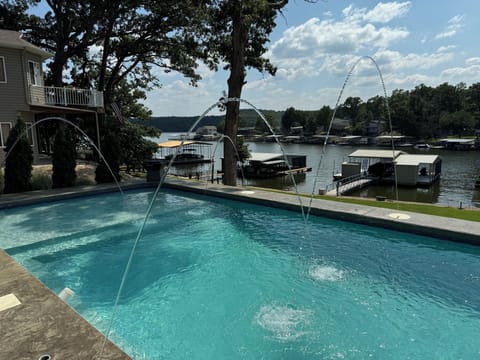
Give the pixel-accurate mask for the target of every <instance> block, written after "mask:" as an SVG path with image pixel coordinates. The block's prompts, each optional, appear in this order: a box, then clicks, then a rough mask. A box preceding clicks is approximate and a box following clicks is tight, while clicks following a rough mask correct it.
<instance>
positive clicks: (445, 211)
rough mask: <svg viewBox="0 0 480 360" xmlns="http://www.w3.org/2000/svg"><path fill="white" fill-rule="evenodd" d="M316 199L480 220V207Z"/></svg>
mask: <svg viewBox="0 0 480 360" xmlns="http://www.w3.org/2000/svg"><path fill="white" fill-rule="evenodd" d="M262 190H267V191H273V192H280V193H284V194H292V193H291V192H288V191H281V190H272V189H265V188H262ZM300 196H305V197H310V195H306V194H300ZM314 197H315V199H323V200H328V201H338V202H343V203H350V204H358V205H366V206H374V207H379V208H385V209H392V210H398V211H411V212H416V213H421V214H428V215H435V216H443V217H449V218H455V219H461V220H468V221H478V222H480V209H475V208H469V209H458V208H455V207H447V206H441V205H432V204H422V203H411V202H402V201H391V200H387V201H376V200H374V199H360V198H353V197H344V196H342V197H335V196H327V195H316V196H314Z"/></svg>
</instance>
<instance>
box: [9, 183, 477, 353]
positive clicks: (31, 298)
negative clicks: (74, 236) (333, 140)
mask: <svg viewBox="0 0 480 360" xmlns="http://www.w3.org/2000/svg"><path fill="white" fill-rule="evenodd" d="M121 186H122V189H124V190H126V189H131V188H140V187H152V186H155V185H154V184H146V183H145V182H133V183H128V184H125V183H122V184H121ZM164 187H166V188H172V189H178V190H182V191H190V192H195V193H198V194H205V195H209V196H216V197H221V198H227V199H232V200H240V201H246V202H250V203H256V204H261V205H267V206H273V207H277V208H283V209H288V210H292V211H297V212H301V211H302V208H303V212H304V214H306V213H307V212H308V208H309V205H310V201H311V208H310V209H311V210H310V214H312V215H319V216H325V217H329V218H335V219H339V220H346V221H351V222H356V223H361V224H366V225H373V226H380V227H383V228H389V229H394V230H400V231H407V232H412V233H416V234H421V235H428V236H433V237H438V238H441V239H447V240H452V241H459V242H466V243H470V244H475V245H480V222H471V221H464V220H457V219H452V218H444V217H438V216H430V215H424V214H417V213H411V212H404V211H401V212H400V211H392V210H391V209H382V208H376V207H371V206H363V205H356V204H348V203H340V202H335V201H328V200H324V199H312V200H310V198H308V197H299V196H297V195H292V194H286V193H279V192H272V191H265V190H262V189H259V188H245V187H240V186H238V187H230V186H224V185H220V184H211V183H208V184H207V183H205V182H198V181H195V180H182V179H176V178H168V179H167V181H166V183H165V184H164ZM113 191H119V190H118V187H117V186H116V185H97V186H83V187H76V188H69V189H55V190H50V191H34V192H30V193H22V194H12V195H1V196H0V209H2V208H9V207H14V206H21V205H28V204H33V203H39V202H45V201H55V200H57V199H64V198H71V197H78V196H84V195H94V194H98V193H105V192H113ZM0 324H1V325H0V359H34V360H36V359H39V358H40V357H41V356H42V355H44V354H49V355H50V356H51V359H52V360H54V359H100V358H99V357H97V356H98V353H99V351H100V349H101V346H102V344H103V341H104V337H103V335H102V334H101V333H100V332H98V331H97V330H96V329H95V328H94V327H93V326H91V325H90V324H89V323H88V322H87V321H86V320H84V319H83V318H82V317H81V316H80V315H78V314H77V313H76V312H75V311H74V310H73V309H72V308H71V307H70V306H69V305H67V304H66V303H65V302H63V301H62V300H61V299H60V298H59V297H58V296H57V295H56V294H54V293H53V292H52V291H50V290H49V289H48V288H47V287H46V286H45V285H44V284H42V283H41V282H40V281H39V280H38V279H37V278H35V277H34V276H33V275H32V274H30V273H29V272H28V271H27V270H25V269H24V268H23V267H22V266H21V265H19V264H18V263H17V262H15V260H13V258H11V257H10V256H9V255H7V254H6V253H5V252H4V251H3V250H1V249H0ZM101 359H118V360H122V359H130V357H129V356H128V355H126V354H125V353H124V352H122V351H121V350H120V349H119V348H117V347H116V346H115V345H114V344H113V343H111V342H109V341H107V343H106V346H105V351H104V353H103V356H102V357H101Z"/></svg>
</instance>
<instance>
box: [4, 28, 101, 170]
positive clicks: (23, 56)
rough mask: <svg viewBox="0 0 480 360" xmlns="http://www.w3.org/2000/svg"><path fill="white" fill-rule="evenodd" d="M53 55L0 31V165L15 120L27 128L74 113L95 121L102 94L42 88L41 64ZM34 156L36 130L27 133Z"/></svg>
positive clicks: (36, 142)
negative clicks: (47, 119)
mask: <svg viewBox="0 0 480 360" xmlns="http://www.w3.org/2000/svg"><path fill="white" fill-rule="evenodd" d="M52 56H53V55H52V54H50V53H49V52H46V51H44V50H42V49H40V48H39V47H36V46H35V45H33V44H31V43H29V42H28V41H25V40H24V39H22V34H20V33H19V32H16V31H10V30H1V29H0V164H2V163H3V161H4V157H5V151H4V149H5V144H6V141H7V138H8V135H9V133H10V129H11V128H12V127H13V126H14V124H15V123H16V121H17V118H18V117H21V118H22V119H23V120H24V121H25V122H26V123H27V126H31V125H32V124H33V123H34V122H35V121H38V120H41V119H43V118H46V117H48V116H57V117H65V116H66V114H76V116H78V117H82V118H92V119H93V120H97V121H98V117H97V114H98V112H102V111H103V106H104V105H103V93H102V92H99V91H96V90H90V89H77V88H73V87H53V86H45V84H44V79H43V70H42V64H43V62H44V61H45V60H47V59H48V58H50V57H52ZM28 136H29V139H30V141H31V143H32V147H33V150H34V156H35V158H37V156H38V153H39V151H40V147H41V146H40V144H39V143H38V139H39V137H38V136H37V131H36V128H32V129H30V131H29V132H28Z"/></svg>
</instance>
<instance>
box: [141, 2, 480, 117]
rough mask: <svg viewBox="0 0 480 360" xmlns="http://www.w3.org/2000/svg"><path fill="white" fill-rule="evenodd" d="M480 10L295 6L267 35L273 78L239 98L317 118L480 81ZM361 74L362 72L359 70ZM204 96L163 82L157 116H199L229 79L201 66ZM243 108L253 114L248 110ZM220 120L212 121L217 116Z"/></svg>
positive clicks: (155, 101)
mask: <svg viewBox="0 0 480 360" xmlns="http://www.w3.org/2000/svg"><path fill="white" fill-rule="evenodd" d="M478 14H480V1H478V0H468V1H467V0H441V1H438V0H412V1H393V2H378V1H368V0H363V1H342V0H319V1H318V2H317V3H315V4H310V3H307V2H305V1H303V0H295V1H290V2H289V4H288V5H287V7H286V8H285V10H284V15H283V17H282V16H280V17H278V18H277V26H276V28H275V30H274V31H273V33H272V34H271V36H270V43H269V44H268V48H269V50H268V53H267V54H266V56H268V58H270V60H271V61H272V63H273V64H274V65H275V66H276V67H277V68H278V70H277V73H276V75H275V76H274V77H272V76H270V75H268V74H262V73H259V72H258V71H256V70H251V71H248V72H247V78H246V80H247V84H246V85H245V86H244V88H243V92H242V99H245V100H247V101H248V102H250V103H251V104H252V105H254V106H255V107H256V108H258V109H265V110H267V109H268V110H285V109H287V108H288V107H294V108H295V109H298V110H318V109H320V108H321V107H322V106H324V105H329V106H331V107H334V106H335V104H336V102H337V100H338V99H339V94H340V90H341V88H342V86H343V84H344V83H345V80H346V77H347V75H348V74H349V72H350V71H351V70H352V68H353V71H352V73H351V76H350V77H349V78H348V82H347V84H346V86H345V89H344V92H343V94H342V97H341V98H340V103H343V101H344V100H345V98H347V97H349V96H359V97H360V98H362V100H363V101H366V100H368V99H369V98H370V97H372V96H375V95H381V96H383V94H384V90H383V87H382V82H381V78H380V76H379V75H378V72H377V66H376V65H375V63H374V62H373V61H372V60H371V59H374V60H375V62H376V64H377V65H378V69H379V70H380V72H381V74H382V77H383V81H384V85H385V91H386V93H387V96H390V95H391V93H392V91H393V90H395V89H405V90H412V89H414V88H415V86H418V85H420V84H425V85H428V86H433V87H435V86H438V85H439V84H442V83H444V82H448V83H449V84H452V85H456V84H458V83H460V82H464V83H466V84H467V86H468V85H471V84H472V83H476V82H480V47H479V46H478V39H476V37H477V36H479V35H480V17H479V16H478ZM354 65H355V67H354ZM199 73H200V74H201V75H202V78H203V79H202V80H201V81H200V82H199V84H198V86H197V87H192V86H190V85H188V79H184V78H183V77H182V76H181V75H179V74H173V73H171V74H164V73H162V72H159V73H158V76H159V78H160V81H161V83H162V87H160V88H156V89H154V90H153V91H151V92H149V93H148V98H147V100H146V101H145V105H146V106H147V107H148V108H150V109H151V110H152V112H153V115H154V116H169V115H175V116H187V115H200V114H201V113H203V112H204V111H206V109H207V108H208V107H209V106H211V105H212V104H214V103H215V102H216V101H217V100H218V99H219V98H220V97H221V95H222V92H223V91H224V90H226V89H227V78H228V73H227V72H224V71H220V72H218V73H213V72H210V71H209V70H208V69H207V68H206V67H205V66H202V65H201V66H200V67H199ZM242 108H248V106H247V105H242ZM212 113H214V112H212Z"/></svg>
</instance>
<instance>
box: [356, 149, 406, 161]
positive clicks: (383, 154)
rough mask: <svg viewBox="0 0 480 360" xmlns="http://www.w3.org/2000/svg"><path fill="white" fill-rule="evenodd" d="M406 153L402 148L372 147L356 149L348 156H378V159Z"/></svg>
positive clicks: (395, 156)
mask: <svg viewBox="0 0 480 360" xmlns="http://www.w3.org/2000/svg"><path fill="white" fill-rule="evenodd" d="M401 154H405V153H404V152H403V151H400V150H395V151H393V150H372V149H370V150H369V149H360V150H356V151H354V152H353V153H351V154H350V155H348V157H351V158H378V159H390V160H393V159H395V158H397V157H398V156H399V155H401Z"/></svg>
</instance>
